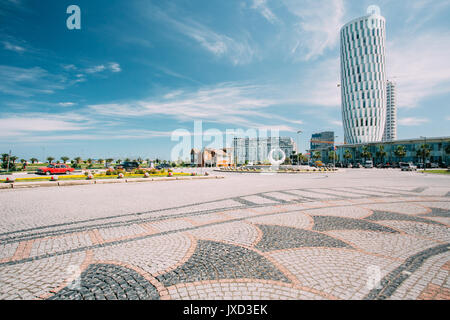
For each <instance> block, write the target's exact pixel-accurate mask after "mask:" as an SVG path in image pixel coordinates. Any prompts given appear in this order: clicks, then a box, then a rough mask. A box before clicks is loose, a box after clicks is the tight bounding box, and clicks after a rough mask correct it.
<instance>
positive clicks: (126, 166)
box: [114, 161, 140, 171]
mask: <svg viewBox="0 0 450 320" xmlns="http://www.w3.org/2000/svg"><path fill="white" fill-rule="evenodd" d="M139 168H140V165H139V162H137V161H125V162H123V163H121V164H119V165H117V166H115V167H114V169H123V170H125V171H131V170H133V169H139Z"/></svg>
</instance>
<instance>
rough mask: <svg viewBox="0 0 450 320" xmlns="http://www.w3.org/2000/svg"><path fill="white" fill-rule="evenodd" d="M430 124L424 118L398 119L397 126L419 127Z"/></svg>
mask: <svg viewBox="0 0 450 320" xmlns="http://www.w3.org/2000/svg"><path fill="white" fill-rule="evenodd" d="M427 122H430V120H429V119H426V118H414V117H410V118H401V119H398V124H399V125H401V126H420V125H422V124H424V123H427Z"/></svg>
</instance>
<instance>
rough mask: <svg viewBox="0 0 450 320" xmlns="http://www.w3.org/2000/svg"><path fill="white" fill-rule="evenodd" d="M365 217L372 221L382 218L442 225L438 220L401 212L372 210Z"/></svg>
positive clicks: (381, 219)
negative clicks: (371, 212) (372, 211)
mask: <svg viewBox="0 0 450 320" xmlns="http://www.w3.org/2000/svg"><path fill="white" fill-rule="evenodd" d="M427 216H430V215H427ZM365 219H366V220H372V221H383V220H399V221H415V222H424V223H431V224H437V225H442V224H441V223H439V222H436V221H433V220H429V219H424V218H420V217H417V216H409V215H406V214H401V213H394V212H383V211H374V213H373V214H372V215H370V216H369V217H367V218H365Z"/></svg>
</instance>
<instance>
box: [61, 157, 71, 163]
mask: <svg viewBox="0 0 450 320" xmlns="http://www.w3.org/2000/svg"><path fill="white" fill-rule="evenodd" d="M60 159H61V160H62V162H63V163H66V162H67V160H69V157H61V158H60Z"/></svg>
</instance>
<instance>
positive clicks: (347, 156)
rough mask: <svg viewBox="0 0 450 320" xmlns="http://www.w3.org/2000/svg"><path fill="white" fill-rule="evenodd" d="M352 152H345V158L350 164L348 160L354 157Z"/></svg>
mask: <svg viewBox="0 0 450 320" xmlns="http://www.w3.org/2000/svg"><path fill="white" fill-rule="evenodd" d="M352 157H353V156H352V153H351V152H350V150H348V149H347V150H345V152H344V159H345V161H346V164H348V160H350V159H351V158H352Z"/></svg>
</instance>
